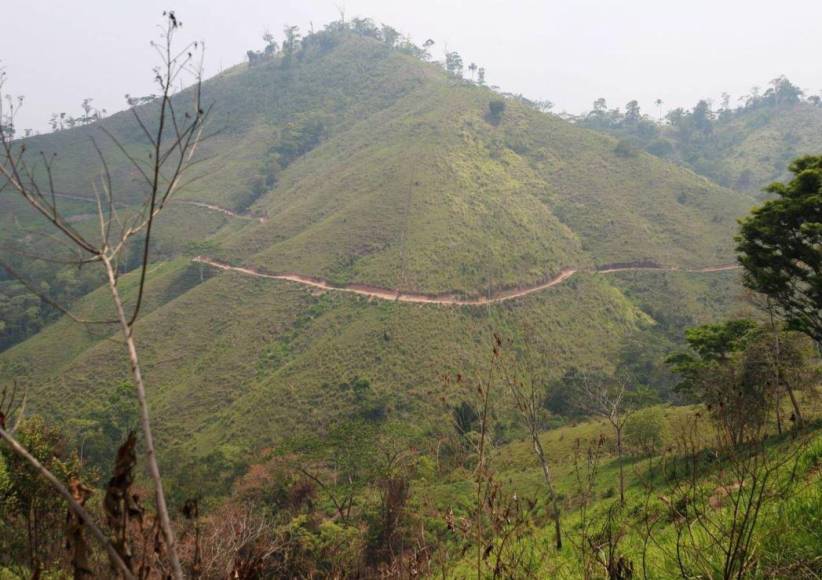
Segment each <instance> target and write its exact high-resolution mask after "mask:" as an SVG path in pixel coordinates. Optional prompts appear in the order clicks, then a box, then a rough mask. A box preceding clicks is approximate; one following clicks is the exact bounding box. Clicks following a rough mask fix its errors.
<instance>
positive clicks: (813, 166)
mask: <svg viewBox="0 0 822 580" xmlns="http://www.w3.org/2000/svg"><path fill="white" fill-rule="evenodd" d="M790 170H791V172H793V174H794V178H793V179H792V180H791V181H790V183H788V184H784V183H774V184H773V185H771V186H770V187H768V189H767V191H768V192H769V193H771V194H774V195H776V196H777V199H773V200H771V201H768V202H766V203H765V204H763V205H761V206H760V207H757V208H755V209H754V210H753V211H752V213H751V215H750V216H749V217H747V218H745V219H744V220H742V222H741V228H740V233H739V235H738V236H737V238H736V241H737V247H736V250H737V252H738V253H739V262H740V264H742V267H743V268H744V269H745V272H744V284H745V285H746V286H747V287H748V288H751V289H752V290H755V291H757V292H761V293H763V294H765V295H767V296H769V297H770V298H771V299H772V300H773V301H774V303H775V304H776V305H777V306H778V307H779V309H780V310H781V312H782V314H783V315H784V317H785V319H786V320H787V322H788V324H789V326H790V327H791V328H793V329H795V330H799V331H801V332H804V333H806V334H807V335H808V336H810V337H811V338H813V339H814V340H816V341H817V342H822V156H816V157H814V156H807V157H802V158H800V159H797V160H796V161H794V162H793V163H792V164H791V165H790Z"/></svg>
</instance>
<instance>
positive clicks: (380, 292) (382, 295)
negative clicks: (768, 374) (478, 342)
mask: <svg viewBox="0 0 822 580" xmlns="http://www.w3.org/2000/svg"><path fill="white" fill-rule="evenodd" d="M193 261H194V262H197V263H199V264H205V265H207V266H211V267H212V268H216V269H218V270H223V271H230V272H237V273H239V274H243V275H245V276H253V277H255V278H267V279H269V280H285V281H288V282H294V283H297V284H302V285H303V286H308V287H310V288H317V289H320V290H329V291H334V292H347V293H349V294H357V295H359V296H366V297H368V298H376V299H378V300H391V301H394V302H410V303H414V304H442V305H447V306H483V305H487V304H498V303H500V302H506V301H508V300H515V299H517V298H522V297H523V296H528V295H529V294H534V293H535V292H541V291H542V290H546V289H548V288H552V287H554V286H558V285H559V284H562V283H563V282H565V281H566V280H568V279H569V278H570V277H571V276H573V275H574V274H576V273H577V272H578V270H575V269H573V268H565V269H563V270H561V271H560V272H559V274H557V275H556V276H553V277H552V278H550V279H548V280H546V281H544V282H542V283H540V284H535V285H532V286H524V287H521V288H512V289H507V290H500V291H497V292H494V293H493V294H491V295H490V296H485V297H480V298H461V297H460V296H457V295H455V294H422V293H417V292H404V291H402V290H395V289H390V288H380V287H379V286H370V285H367V284H346V285H337V284H332V283H331V282H328V281H327V280H323V279H322V278H316V277H313V276H304V275H302V274H293V273H286V274H269V273H266V272H261V271H260V270H258V269H256V268H253V267H251V266H234V265H232V264H228V263H226V262H222V261H220V260H215V259H212V258H209V257H207V256H197V257H196V258H194V259H193ZM738 267H739V266H737V265H736V264H727V265H723V266H709V267H706V268H696V269H683V268H666V267H662V266H659V267H652V266H636V267H634V266H618V267H612V268H604V269H601V270H592V271H589V272H590V273H594V274H611V273H613V272H632V271H644V270H648V271H658V272H691V273H707V272H724V271H727V270H735V269H737V268H738Z"/></svg>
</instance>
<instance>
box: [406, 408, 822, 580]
mask: <svg viewBox="0 0 822 580" xmlns="http://www.w3.org/2000/svg"><path fill="white" fill-rule="evenodd" d="M803 404H804V405H805V411H806V413H807V414H808V416H809V417H817V418H818V417H819V416H820V413H822V408H820V405H819V400H818V397H813V398H810V399H808V400H806V401H805V402H804V403H803ZM663 412H664V422H665V429H664V431H663V440H662V445H661V447H660V449H665V448H668V449H669V450H670V449H671V448H676V445H677V444H678V443H679V440H678V437H680V436H681V434H682V433H687V432H689V429H690V427H689V425H692V424H693V421H694V420H695V415H697V414H702V415H703V417H704V413H705V412H704V409H701V408H700V407H664V408H663ZM702 422H703V427H702V429H700V431H699V436H701V438H702V439H701V440H698V441H697V442H696V444H697V446H698V447H700V448H701V447H702V446H704V447H706V448H709V449H710V448H712V445H714V444H715V440H714V439H713V437H714V435H713V431H712V428H711V425H710V423H708V422H707V421H706V419H704V418H703V419H702ZM808 437H809V442H808V444H807V447H806V449H805V450H804V452H803V456H804V457H803V459H801V460H800V461H799V464H798V470H797V475H798V482H799V483H798V485H797V487H796V495H795V496H794V497H793V498H792V499H791V500H790V501H783V500H782V498H779V497H778V498H773V499H771V501H770V502H769V503H768V504H767V506H766V508H765V509H764V510H763V513H762V514H760V520H759V522H760V523H759V528H758V531H757V535H756V542H755V543H754V546H755V547H754V550H755V551H756V554H757V556H758V557H759V558H760V559H761V561H762V562H763V563H764V564H766V565H774V564H776V563H777V562H779V563H782V564H784V563H785V562H789V563H791V562H792V563H796V559H797V558H798V557H799V554H800V553H801V554H802V557H804V558H806V562H810V561H812V560H813V558H814V557H816V556H818V539H819V530H818V529H816V531H815V532H814V531H813V530H814V527H818V526H816V524H818V518H819V516H820V514H822V494H820V491H819V481H820V471H819V467H820V464H819V461H820V459H819V458H820V453H822V431H820V425H819V423H818V421H817V423H815V424H814V426H813V427H812V429H811V431H810V433H808ZM602 438H604V440H605V441H606V444H605V446H604V448H603V451H602V452H601V453H602V454H601V459H600V460H599V468H598V472H597V477H596V479H595V483H594V486H593V490H592V491H593V493H592V499H591V505H590V507H589V514H588V518H589V521H593V522H596V523H594V525H593V526H592V528H591V529H590V530H589V533H597V532H598V531H599V530H600V529H601V525H602V523H601V522H602V520H601V518H603V517H604V515H605V513H606V512H607V510H608V509H609V507H611V506H613V505H615V504H617V503H618V502H619V499H618V492H617V491H616V490H618V488H619V463H618V459H617V456H616V452H615V449H614V444H613V430H612V428H611V427H610V425H609V424H608V423H607V422H605V421H604V420H586V421H583V422H580V423H577V424H572V425H567V426H563V427H559V428H556V429H552V430H550V431H547V432H545V433H543V434H542V435H541V436H540V439H541V442H542V445H543V448H544V449H545V453H546V457H547V459H548V461H549V465H550V466H551V469H552V473H553V477H554V478H555V479H554V481H555V485H556V488H557V491H558V493H559V494H560V495H561V496H562V497H563V498H564V500H563V501H564V504H565V507H564V525H563V527H564V533H565V548H564V549H563V551H562V552H561V553H556V552H554V551H553V550H552V549H551V548H550V546H551V544H552V542H553V538H554V534H553V526H552V524H551V523H550V519H549V518H548V511H547V500H546V492H545V483H544V479H543V474H542V470H541V468H540V466H539V464H538V463H537V461H536V458H535V457H534V453H533V449H532V448H531V445H530V444H529V443H528V442H527V441H516V442H513V443H510V444H506V445H503V446H500V447H498V448H496V449H494V450H493V451H492V453H491V456H490V460H489V465H490V466H491V469H492V470H493V472H494V477H495V479H496V481H498V482H501V483H502V484H503V486H504V489H505V490H506V492H507V493H512V494H516V495H517V496H519V497H521V498H533V499H536V500H537V501H538V503H539V505H542V506H543V507H542V508H540V510H539V512H538V513H539V515H538V517H537V525H536V526H535V527H534V528H532V529H531V531H530V532H529V533H528V534H526V537H525V539H524V543H525V544H526V545H527V544H529V543H531V544H533V546H534V548H536V549H537V550H539V551H540V553H542V551H543V550H546V549H547V551H548V557H547V558H546V559H545V560H544V561H543V562H542V566H543V567H542V568H541V569H540V570H541V571H540V573H539V575H540V576H550V577H558V578H579V577H582V569H581V559H580V555H579V542H580V536H581V533H582V521H581V513H580V511H579V509H577V507H574V506H575V502H576V501H578V495H579V493H580V488H579V485H580V484H579V482H578V479H577V471H576V467H575V461H578V462H580V463H579V465H580V467H579V468H580V469H581V470H582V472H581V473H582V477H583V478H584V477H585V475H584V473H585V467H584V463H585V454H586V451H587V449H588V447H589V446H591V445H593V446H594V447H595V446H596V442H597V441H599V440H601V439H602ZM791 445H792V439H791V438H789V437H787V436H786V437H783V438H778V437H774V439H773V440H772V441H771V442H770V443H769V444H768V448H769V449H770V452H771V453H774V454H776V455H778V454H779V453H780V452H785V453H787V452H788V451H789V449H790V448H791ZM577 446H579V450H577ZM781 450H782V451H781ZM578 453H580V454H581V455H580V456H579V457H577V454H578ZM675 453H676V452H675ZM674 456H675V454H674V455H670V456H668V457H667V459H666V458H663V456H662V454H660V455H658V456H651V457H640V456H632V455H631V454H630V453H628V454H627V456H626V457H625V462H626V467H625V477H626V493H625V496H626V508H625V511H624V513H625V514H627V517H626V518H625V519H624V521H623V525H624V526H625V532H626V535H625V540H624V541H623V542H622V543H621V545H620V553H621V554H622V555H624V556H626V557H627V558H628V559H630V560H632V561H633V562H634V565H635V566H636V568H635V571H636V572H637V573H640V568H641V565H642V558H641V550H642V541H641V532H642V530H643V524H642V523H641V517H642V510H643V509H644V506H645V501H646V495H647V491H646V488H645V487H644V485H646V484H647V481H648V480H647V477H648V470H649V466H656V469H657V470H658V469H659V466H660V465H661V464H662V462H663V461H670V459H671V457H674ZM575 457H576V459H575ZM791 467H792V464H789V465H787V466H785V468H784V469H783V470H782V473H781V476H782V477H784V476H785V475H787V473H786V472H787V471H789V470H790V469H791ZM670 485H671V482H670V481H662V480H661V479H660V478H659V477H657V478H656V479H655V482H654V488H653V491H652V492H651V497H650V500H649V504H648V506H649V508H650V510H651V512H650V513H652V514H653V513H659V514H660V515H661V516H662V517H661V518H660V519H659V520H658V521H657V523H656V527H655V529H654V534H653V538H654V541H653V542H651V544H650V550H649V553H648V560H647V566H648V569H647V571H646V572H647V574H648V577H651V578H669V577H670V578H673V577H679V571H678V569H677V568H676V562H675V558H672V556H673V553H674V552H675V531H674V526H673V524H672V522H671V521H670V520H669V519H668V518H667V507H666V506H665V505H664V504H663V503H662V501H661V500H660V497H659V496H665V495H670V494H671V493H672V492H671V487H670ZM714 485H715V484H714ZM414 487H415V493H414V500H413V503H414V505H415V506H419V509H420V511H422V512H423V513H426V514H428V515H432V516H434V517H437V515H438V514H443V513H445V512H447V511H448V510H449V509H453V510H454V512H455V513H456V514H457V516H458V517H459V516H460V515H462V514H463V513H470V512H471V510H472V509H473V502H474V501H475V496H474V489H475V487H474V483H473V480H472V478H471V474H470V473H468V472H466V471H464V470H456V471H454V472H452V473H451V474H450V476H449V478H448V479H446V480H445V481H443V480H439V481H434V482H431V481H425V480H420V481H417V482H415V484H414ZM708 495H710V493H708ZM672 497H676V496H672ZM808 532H810V537H809V536H807V535H803V534H808ZM809 541H810V542H811V543H810V545H809V544H808V542H809ZM815 541H816V547H814V542H815ZM815 552H816V553H815ZM809 556H810V557H809ZM473 565H474V562H473V556H472V555H471V553H470V552H469V556H468V557H467V558H465V559H464V561H463V562H462V563H461V564H459V565H457V566H456V567H455V568H454V569H452V571H451V572H450V573H449V577H454V578H459V577H464V576H465V575H470V574H471V570H472V566H473Z"/></svg>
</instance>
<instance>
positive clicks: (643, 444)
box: [625, 407, 665, 456]
mask: <svg viewBox="0 0 822 580" xmlns="http://www.w3.org/2000/svg"><path fill="white" fill-rule="evenodd" d="M664 433H665V413H664V411H663V410H662V409H661V408H660V407H647V408H645V409H640V410H639V411H637V412H636V413H634V414H633V415H630V416H629V417H628V419H627V420H626V421H625V443H626V444H627V445H628V447H629V448H630V449H632V450H635V451H638V452H640V453H642V454H643V455H646V456H650V455H653V454H654V453H656V451H657V450H658V449H659V448H660V447H661V446H662V442H663V440H664Z"/></svg>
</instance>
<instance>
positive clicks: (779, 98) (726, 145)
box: [576, 77, 822, 195]
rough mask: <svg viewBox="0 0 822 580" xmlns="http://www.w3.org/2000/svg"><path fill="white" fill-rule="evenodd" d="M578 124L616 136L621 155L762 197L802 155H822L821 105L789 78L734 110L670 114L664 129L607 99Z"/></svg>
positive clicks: (705, 108) (699, 107) (704, 108)
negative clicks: (639, 156) (659, 162)
mask: <svg viewBox="0 0 822 580" xmlns="http://www.w3.org/2000/svg"><path fill="white" fill-rule="evenodd" d="M576 122H577V124H579V125H581V126H584V127H588V128H591V129H596V130H599V131H602V132H605V133H608V134H611V135H613V136H614V137H617V138H619V139H620V140H621V142H622V144H623V145H622V147H623V150H624V151H626V152H631V151H634V150H637V149H639V150H645V151H648V152H650V153H652V154H654V155H657V156H659V157H662V158H664V159H669V160H671V161H674V162H676V163H679V164H681V165H683V166H685V167H688V168H690V169H692V170H694V171H695V172H697V173H699V174H701V175H704V176H706V177H707V178H709V179H711V180H712V181H714V182H715V183H719V184H721V185H723V186H725V187H729V188H733V189H737V190H739V191H744V192H748V193H752V194H755V195H758V194H761V192H762V190H763V189H764V188H765V187H767V186H768V185H770V184H771V183H773V182H774V181H784V180H786V179H788V178H789V175H788V170H787V167H788V165H789V164H790V162H791V161H792V160H793V159H795V158H797V157H800V156H802V155H816V154H818V153H819V152H820V151H822V104H820V100H819V97H818V96H814V95H811V96H808V97H807V98H805V97H804V96H803V94H802V91H801V90H800V89H799V88H798V87H796V86H795V85H793V84H792V83H791V82H790V81H789V80H788V79H786V78H785V77H779V78H777V79H774V80H773V81H772V82H771V86H770V88H768V89H767V90H766V91H765V92H764V93H762V94H761V95H760V94H758V93H756V94H753V95H750V96H748V97H747V99H746V101H745V103H744V104H743V105H741V106H739V107H736V108H731V107H730V106H729V105H728V104H727V103H725V104H724V105H722V106H721V107H720V108H719V109H718V110H714V109H713V108H712V106H711V104H710V103H709V102H708V101H700V102H699V103H697V104H696V105H695V106H694V107H693V108H692V109H689V110H685V109H675V110H673V111H670V112H669V113H668V114H667V116H666V120H665V122H664V123H658V122H657V121H654V120H651V119H650V118H649V117H648V116H647V115H642V113H641V112H640V110H639V106H638V105H637V104H636V101H632V102H631V103H628V106H627V107H626V111H625V112H624V113H623V112H622V111H620V110H619V109H618V108H617V109H610V110H608V109H607V106H606V104H605V102H604V101H602V100H600V101H598V102H597V103H595V107H594V109H593V110H592V111H591V112H589V113H587V114H585V115H583V116H581V117H580V118H579V119H576Z"/></svg>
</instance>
